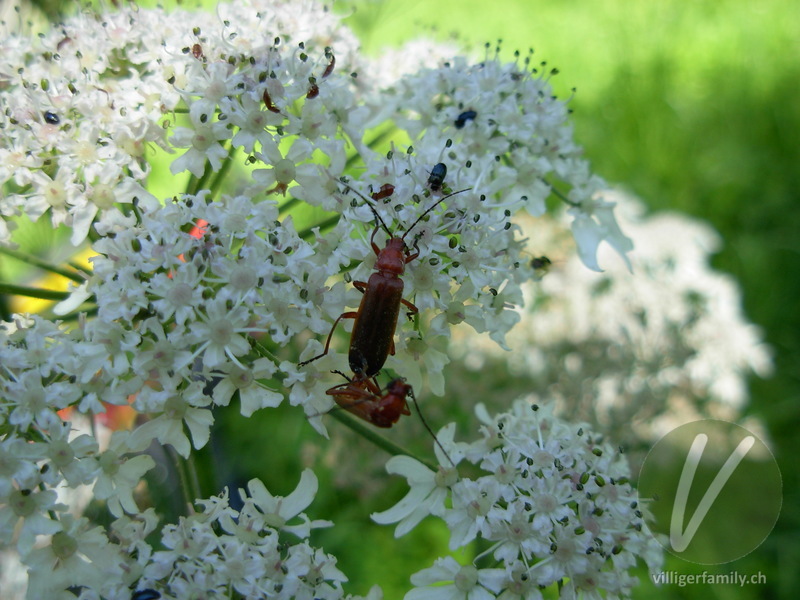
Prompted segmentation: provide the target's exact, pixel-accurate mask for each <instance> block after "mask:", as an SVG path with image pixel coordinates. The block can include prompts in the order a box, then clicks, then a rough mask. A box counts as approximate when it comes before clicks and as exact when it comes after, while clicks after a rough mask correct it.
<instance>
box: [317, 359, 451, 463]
mask: <svg viewBox="0 0 800 600" xmlns="http://www.w3.org/2000/svg"><path fill="white" fill-rule="evenodd" d="M332 372H333V373H336V374H338V375H341V376H342V377H344V378H345V379H346V380H347V381H346V382H345V383H340V384H339V385H335V386H333V387H332V388H330V389H329V390H328V391H327V392H326V394H328V395H329V396H333V399H334V400H335V401H336V404H338V405H339V406H340V407H341V408H343V409H345V410H346V411H348V412H349V413H351V414H353V415H355V416H357V417H358V418H359V419H363V420H364V421H367V422H368V423H372V424H373V425H375V426H376V427H383V428H386V429H388V428H389V427H391V426H392V425H394V424H395V423H397V421H399V420H400V417H401V416H403V415H410V414H411V411H410V410H408V402H407V401H406V398H407V397H409V396H410V397H411V400H412V401H413V402H414V406H416V407H417V414H418V415H419V419H420V421H422V424H423V425H424V426H425V429H426V430H427V431H428V433H430V434H431V437H432V438H433V441H434V442H436V445H437V446H439V449H440V450H441V451H442V452H443V453H444V455H445V456H446V457H447V460H449V461H450V463H451V464H452V465H454V466H455V463H454V462H453V459H451V458H450V455H449V454H448V453H447V450H445V449H444V447H443V446H442V444H441V443H440V442H439V440H438V439H437V438H436V434H435V433H433V430H432V429H431V428H430V425H428V422H427V421H426V420H425V417H423V416H422V411H421V410H420V409H419V403H418V402H417V398H416V397H415V396H414V390H413V389H412V387H411V386H410V385H408V384H407V383H406V382H405V380H404V379H402V378H399V377H398V378H397V379H393V380H392V381H390V382H389V384H388V385H387V386H386V389H385V390H381V388H380V386H379V385H378V384H377V383H375V381H374V380H373V379H350V378H349V377H348V376H347V375H345V374H344V373H342V372H341V371H332Z"/></svg>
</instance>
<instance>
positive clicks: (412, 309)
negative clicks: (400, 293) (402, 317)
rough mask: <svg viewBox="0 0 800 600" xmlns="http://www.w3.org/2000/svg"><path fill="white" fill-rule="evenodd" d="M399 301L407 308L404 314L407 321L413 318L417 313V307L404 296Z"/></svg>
mask: <svg viewBox="0 0 800 600" xmlns="http://www.w3.org/2000/svg"><path fill="white" fill-rule="evenodd" d="M400 302H402V303H403V304H404V305H405V307H406V308H407V309H408V312H407V313H406V315H408V320H409V321H410V320H411V319H413V318H414V315H416V314H417V313H419V309H418V308H417V307H416V306H415V305H413V304H411V302H409V301H408V300H406V299H405V298H401V299H400Z"/></svg>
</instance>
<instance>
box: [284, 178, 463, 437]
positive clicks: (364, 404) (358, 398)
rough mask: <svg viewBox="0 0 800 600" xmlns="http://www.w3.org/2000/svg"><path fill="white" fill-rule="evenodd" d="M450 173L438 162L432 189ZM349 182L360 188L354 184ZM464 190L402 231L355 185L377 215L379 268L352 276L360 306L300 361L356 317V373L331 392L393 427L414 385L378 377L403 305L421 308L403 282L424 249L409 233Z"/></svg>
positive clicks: (384, 189) (386, 190) (385, 190)
mask: <svg viewBox="0 0 800 600" xmlns="http://www.w3.org/2000/svg"><path fill="white" fill-rule="evenodd" d="M446 173H447V169H446V167H445V166H444V164H443V163H439V164H437V165H436V166H435V167H434V169H433V171H432V172H431V177H430V179H429V181H428V185H429V187H430V188H431V189H432V190H433V191H438V190H440V189H441V186H442V183H443V180H444V177H445V175H446ZM347 187H348V189H350V190H352V191H356V190H353V188H350V186H347ZM465 191H468V190H460V191H458V192H454V193H452V194H448V195H446V196H444V197H442V198H440V199H438V200H437V201H436V202H434V204H433V205H431V206H430V207H429V208H427V209H426V210H425V211H424V212H423V213H422V214H421V215H420V216H419V217H418V218H417V220H416V221H414V223H413V224H412V225H411V226H410V227H409V228H408V229H407V230H406V231H405V233H403V235H401V236H398V235H395V234H393V233H392V232H391V231H390V230H389V228H388V227H387V226H386V224H385V223H384V222H383V219H381V217H380V215H379V214H378V212H377V211H376V210H375V207H374V206H373V205H372V204H371V203H370V202H369V200H367V198H365V197H364V196H363V195H361V194H360V193H359V192H357V191H356V193H357V194H358V195H359V196H361V197H362V198H363V200H364V201H365V202H366V203H367V204H368V205H369V206H370V208H371V209H372V211H373V213H374V214H375V217H376V220H377V224H376V226H375V229H374V230H373V232H372V235H371V237H370V245H371V246H372V250H373V251H374V252H375V255H376V256H377V259H376V261H375V272H374V273H372V275H370V277H369V280H368V281H367V282H363V281H354V282H353V285H355V287H356V289H358V290H359V291H360V292H362V293H363V294H364V295H363V297H362V298H361V304H360V305H359V307H358V310H356V311H349V312H345V313H342V314H341V315H339V317H338V318H337V319H336V320H335V321H334V323H333V327H332V328H331V331H330V333H329V334H328V339H327V340H326V342H325V348H324V350H323V351H322V353H321V354H319V355H317V356H314V357H313V358H310V359H308V360H306V361H303V362H301V363H300V364H299V366H304V365H307V364H308V363H310V362H312V361H315V360H317V359H319V358H322V357H323V356H325V355H326V354H328V351H329V349H330V343H331V338H332V337H333V332H334V330H335V329H336V326H337V325H338V324H339V321H341V320H342V319H354V321H355V322H354V324H353V331H352V333H351V336H350V350H349V354H348V360H349V363H350V369H352V371H353V374H354V376H353V378H352V379H351V378H349V377H347V376H345V375H344V374H343V373H339V374H341V375H343V376H344V377H345V379H347V382H346V383H343V384H340V385H336V386H334V387H332V388H330V389H329V390H328V391H327V393H328V394H329V395H331V396H333V398H334V400H335V401H336V402H337V404H339V406H341V407H342V408H344V409H346V410H348V411H350V412H351V413H353V414H354V415H356V416H358V417H359V418H361V419H364V420H365V421H368V422H370V423H372V424H373V425H376V426H378V427H391V426H392V425H393V424H394V423H396V422H397V420H398V419H399V418H400V416H401V415H403V414H410V412H409V410H408V406H407V404H406V397H407V396H408V395H412V392H411V386H409V385H406V384H405V383H403V381H402V380H401V379H399V380H394V381H392V382H391V383H390V384H389V385H388V386H387V388H386V390H385V391H384V390H381V389H380V386H378V384H377V383H375V381H374V377H375V376H376V375H377V374H378V372H379V371H380V370H381V369H382V368H383V365H384V364H385V363H386V359H387V358H388V356H389V355H390V354H391V355H394V333H395V329H396V328H397V320H398V317H399V314H400V307H401V306H405V307H406V308H407V309H408V311H409V313H408V314H409V316H411V315H414V314H416V313H417V312H418V309H417V307H416V306H414V304H412V303H411V302H409V301H408V300H406V299H404V298H403V289H404V283H403V280H402V279H401V277H402V276H403V274H404V272H405V266H406V265H407V264H408V263H410V262H411V261H413V260H415V259H416V258H417V257H419V254H420V251H419V248H418V246H417V243H416V241H415V242H414V243H413V245H412V248H413V252H412V250H411V249H410V248H409V246H408V244H407V243H406V236H408V234H409V233H410V232H411V231H412V230H413V229H414V228H415V227H416V226H417V224H419V223H420V221H422V219H424V218H425V217H426V216H427V215H428V214H430V213H431V212H432V211H433V210H434V209H435V208H436V207H437V206H438V205H439V204H441V203H442V202H443V201H444V200H446V199H448V198H450V197H452V196H455V195H456V194H460V193H462V192H465ZM393 192H394V187H393V186H391V185H390V184H384V185H383V186H381V188H380V191H378V192H376V193H374V194H372V198H373V199H374V200H378V199H384V198H386V197H388V196H391V194H392V193H393ZM381 228H383V229H384V230H385V231H386V233H387V234H388V235H389V239H388V240H387V241H386V245H385V246H384V248H383V249H381V248H379V247H378V245H377V244H376V243H375V236H376V234H377V233H378V230H379V229H381ZM412 398H413V395H412Z"/></svg>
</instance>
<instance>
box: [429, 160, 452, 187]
mask: <svg viewBox="0 0 800 600" xmlns="http://www.w3.org/2000/svg"><path fill="white" fill-rule="evenodd" d="M445 177H447V165H445V164H444V163H436V164H435V165H433V169H431V174H430V177H428V187H429V188H431V191H432V192H438V191H440V190H441V189H442V185H443V184H444V178H445Z"/></svg>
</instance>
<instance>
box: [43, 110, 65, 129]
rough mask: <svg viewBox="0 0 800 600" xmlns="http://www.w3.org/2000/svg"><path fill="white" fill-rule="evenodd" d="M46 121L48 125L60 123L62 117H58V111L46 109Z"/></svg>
mask: <svg viewBox="0 0 800 600" xmlns="http://www.w3.org/2000/svg"><path fill="white" fill-rule="evenodd" d="M44 122H45V123H47V124H48V125H58V124H59V123H61V119H59V118H58V115H57V114H56V113H54V112H52V111H49V110H46V111H44Z"/></svg>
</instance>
